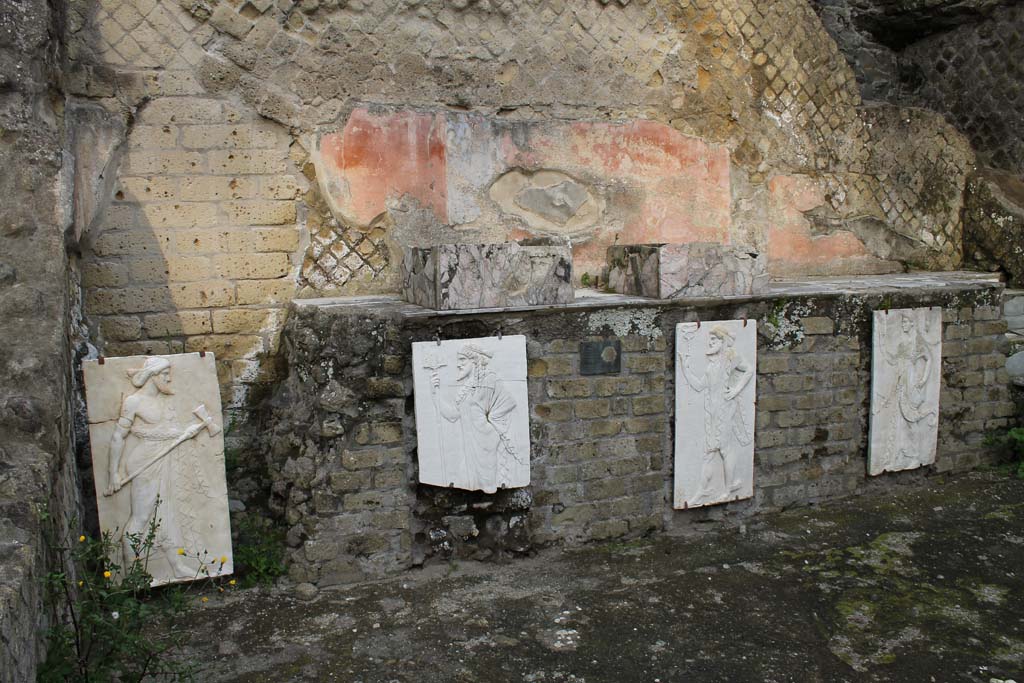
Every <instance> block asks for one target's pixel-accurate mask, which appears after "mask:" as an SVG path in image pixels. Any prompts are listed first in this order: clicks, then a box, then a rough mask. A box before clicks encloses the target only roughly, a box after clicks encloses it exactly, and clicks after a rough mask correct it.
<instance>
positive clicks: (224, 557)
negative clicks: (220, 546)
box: [220, 555, 228, 564]
mask: <svg viewBox="0 0 1024 683" xmlns="http://www.w3.org/2000/svg"><path fill="white" fill-rule="evenodd" d="M227 561H228V556H227V555H221V556H220V563H221V564H224V563H226V562H227Z"/></svg>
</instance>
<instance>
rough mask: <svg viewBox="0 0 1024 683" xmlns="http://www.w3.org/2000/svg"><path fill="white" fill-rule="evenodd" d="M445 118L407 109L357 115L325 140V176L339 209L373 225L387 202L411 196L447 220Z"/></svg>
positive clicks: (322, 149)
mask: <svg viewBox="0 0 1024 683" xmlns="http://www.w3.org/2000/svg"><path fill="white" fill-rule="evenodd" d="M444 135H445V121H444V117H443V115H442V114H440V113H437V114H423V113H419V112H412V111H403V112H396V113H393V114H385V115H375V114H371V113H370V112H368V111H367V110H366V109H356V110H355V111H353V112H352V115H351V116H350V117H349V119H348V122H347V123H346V124H345V128H344V130H343V131H342V132H341V133H328V134H326V135H324V136H322V137H321V138H320V162H321V166H322V167H321V169H320V170H321V173H323V172H324V171H326V172H327V176H328V177H327V179H326V186H327V187H328V194H329V198H330V199H331V200H333V201H332V205H333V206H334V208H336V209H337V210H339V211H340V212H341V213H342V214H343V215H344V216H345V217H346V218H347V219H348V220H350V221H353V222H355V223H356V224H358V225H363V226H365V225H369V223H370V222H371V221H373V219H374V218H375V217H377V216H379V215H380V214H381V213H383V212H384V211H385V210H386V208H387V206H386V204H387V201H388V200H389V199H392V198H395V199H397V198H400V197H401V196H402V195H409V196H411V197H413V198H415V199H416V200H417V201H418V202H419V203H420V205H422V206H424V207H427V208H429V209H431V210H432V211H433V212H434V214H435V215H436V216H437V218H438V220H439V221H442V222H447V220H448V187H447V182H446V181H447V172H446V169H445V138H444Z"/></svg>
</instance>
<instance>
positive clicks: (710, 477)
mask: <svg viewBox="0 0 1024 683" xmlns="http://www.w3.org/2000/svg"><path fill="white" fill-rule="evenodd" d="M746 372H749V368H748V365H747V363H746V361H744V359H743V358H742V357H741V356H740V355H739V354H738V353H737V352H736V351H735V349H727V350H726V351H724V352H723V353H722V354H717V355H715V356H712V357H709V359H708V364H707V367H706V369H705V372H704V376H703V378H695V379H698V382H696V383H695V384H694V389H696V390H697V391H700V392H701V393H703V394H704V440H705V452H704V464H703V467H702V472H701V483H700V491H699V493H698V494H697V496H696V498H695V500H697V501H698V502H700V503H715V502H718V501H720V500H723V499H725V498H727V497H728V496H729V492H730V489H731V486H732V485H733V482H731V481H727V476H728V475H726V469H728V468H726V469H723V462H724V461H729V462H730V463H733V462H734V461H735V460H736V456H737V454H736V453H735V451H736V450H737V449H738V448H739V447H740V446H741V445H746V444H749V443H750V439H751V433H750V431H751V430H750V426H751V423H752V421H751V420H750V419H749V418H748V417H747V416H746V415H744V414H743V409H742V406H741V405H740V402H739V401H738V400H737V398H738V396H734V397H733V398H731V399H730V398H727V396H726V394H727V392H729V391H731V390H735V389H736V388H737V387H738V385H739V383H740V381H741V380H740V378H741V377H742V375H743V374H744V373H746ZM718 475H722V479H721V481H720V482H719V481H718Z"/></svg>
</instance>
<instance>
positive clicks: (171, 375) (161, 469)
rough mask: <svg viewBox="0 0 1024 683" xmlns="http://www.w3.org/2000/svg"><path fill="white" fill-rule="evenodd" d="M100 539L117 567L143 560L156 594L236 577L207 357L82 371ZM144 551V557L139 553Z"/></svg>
mask: <svg viewBox="0 0 1024 683" xmlns="http://www.w3.org/2000/svg"><path fill="white" fill-rule="evenodd" d="M82 370H83V374H84V377H85V393H86V402H87V410H88V417H89V439H90V443H91V445H92V461H93V478H94V481H95V485H96V502H97V507H98V511H99V520H100V529H101V530H102V531H103V532H104V533H108V532H109V533H110V534H111V536H112V537H113V538H114V539H115V540H116V541H118V543H119V548H118V552H117V553H116V556H114V557H112V558H111V561H112V562H113V563H114V564H117V565H119V566H122V567H124V566H128V565H130V564H131V563H132V562H133V560H134V558H135V557H136V556H138V555H140V552H139V551H140V548H141V546H140V540H141V539H145V538H146V536H147V535H148V534H149V533H150V531H151V530H155V534H154V536H153V540H152V546H151V547H150V548H149V551H148V559H144V561H145V562H146V568H147V570H148V571H149V573H150V574H151V575H152V577H153V585H158V584H164V583H172V582H177V581H188V580H191V579H196V578H203V577H205V576H215V575H224V574H230V573H231V572H232V571H233V561H232V553H231V527H230V521H229V518H228V498H227V486H226V483H225V473H224V435H223V431H222V425H223V422H222V417H221V405H220V389H219V388H218V385H217V370H216V365H215V364H214V357H213V354H212V353H206V354H205V355H204V356H200V354H198V353H186V354H175V355H167V356H127V357H123V358H105V359H103V362H102V363H100V362H99V361H97V360H89V361H85V362H84V363H83V366H82ZM143 549H144V548H143Z"/></svg>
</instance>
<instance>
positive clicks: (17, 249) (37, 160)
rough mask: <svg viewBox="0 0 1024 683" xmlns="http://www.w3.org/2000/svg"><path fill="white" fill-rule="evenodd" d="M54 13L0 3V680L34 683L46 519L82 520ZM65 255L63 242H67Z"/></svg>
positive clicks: (50, 8)
mask: <svg viewBox="0 0 1024 683" xmlns="http://www.w3.org/2000/svg"><path fill="white" fill-rule="evenodd" d="M63 20H64V17H63V13H62V11H61V6H60V4H59V3H52V2H46V1H45V0H28V1H25V2H4V3H0V84H2V87H0V91H2V94H0V130H2V134H0V167H2V168H3V171H2V172H0V196H2V197H3V201H2V202H0V321H2V322H0V328H2V330H3V344H2V346H0V680H3V681H32V680H35V674H36V670H37V665H38V662H39V661H40V660H41V659H42V657H43V656H44V655H45V635H46V634H45V630H46V628H47V626H48V623H49V616H50V612H49V609H48V607H47V606H46V605H45V604H44V602H43V597H42V592H43V585H42V581H43V578H44V576H45V573H46V572H47V571H48V570H49V569H50V567H49V564H48V562H49V560H51V559H52V557H51V556H50V553H49V552H48V549H49V546H48V544H47V543H46V542H45V541H44V539H43V533H44V528H45V527H46V526H47V523H46V522H45V521H44V517H49V518H50V520H52V526H53V527H54V528H55V529H56V530H57V532H58V533H62V534H64V536H65V538H66V536H67V535H69V534H70V533H72V531H71V530H72V528H74V527H73V525H75V524H77V523H78V522H79V521H80V519H81V515H80V502H79V486H78V478H77V476H76V471H75V461H74V450H73V448H72V443H71V419H72V409H71V402H72V387H71V362H72V361H71V353H70V346H71V343H70V341H69V337H70V336H71V335H73V334H74V327H73V324H72V309H73V307H74V301H75V300H74V296H73V293H74V292H75V291H77V288H78V285H77V282H76V276H75V272H74V268H73V265H72V264H71V263H69V257H68V253H67V251H66V250H65V243H66V238H67V237H68V236H67V234H66V231H67V229H68V226H69V224H70V215H71V192H70V188H69V186H68V183H67V180H68V173H67V172H68V168H67V161H68V160H67V159H66V158H65V156H64V153H63V152H64V137H65V134H66V130H65V116H64V109H63V102H62V93H61V80H60V75H59V72H58V66H59V57H60V46H59V42H58V40H57V37H58V36H59V35H60V33H61V29H62V22H63ZM70 241H71V243H72V244H73V238H72V239H71V240H70ZM62 540H64V539H62Z"/></svg>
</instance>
